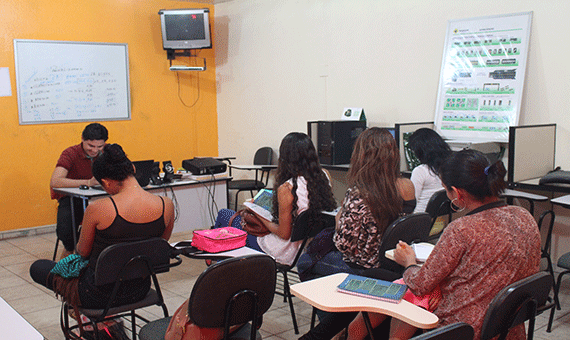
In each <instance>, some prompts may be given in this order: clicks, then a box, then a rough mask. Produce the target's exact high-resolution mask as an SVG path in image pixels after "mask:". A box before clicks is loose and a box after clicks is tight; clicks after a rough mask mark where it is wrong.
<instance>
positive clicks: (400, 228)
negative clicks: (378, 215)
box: [379, 213, 431, 279]
mask: <svg viewBox="0 0 570 340" xmlns="http://www.w3.org/2000/svg"><path fill="white" fill-rule="evenodd" d="M430 229H431V218H430V216H429V214H428V213H414V214H409V215H405V216H402V217H400V218H398V219H396V220H395V221H394V222H392V224H390V225H389V226H388V228H386V231H385V232H384V235H383V236H382V242H381V243H380V266H379V268H382V269H386V270H389V271H392V272H395V273H398V274H401V273H402V272H403V269H404V268H403V267H402V266H400V265H399V264H397V263H396V262H394V261H392V260H390V259H388V258H386V255H385V254H386V251H387V250H390V249H395V248H396V245H397V244H398V242H399V241H404V242H406V243H408V244H412V243H414V242H425V241H427V240H428V238H429V232H430ZM394 279H395V278H394Z"/></svg>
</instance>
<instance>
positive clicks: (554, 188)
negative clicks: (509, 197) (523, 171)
mask: <svg viewBox="0 0 570 340" xmlns="http://www.w3.org/2000/svg"><path fill="white" fill-rule="evenodd" d="M539 181H540V178H533V179H529V180H525V181H520V182H514V183H509V187H511V188H513V189H516V188H519V189H525V190H537V191H550V192H562V193H566V194H570V184H564V183H557V184H554V183H551V184H539Z"/></svg>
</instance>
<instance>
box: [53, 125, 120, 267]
mask: <svg viewBox="0 0 570 340" xmlns="http://www.w3.org/2000/svg"><path fill="white" fill-rule="evenodd" d="M108 135H109V133H108V131H107V128H105V127H104V126H103V125H101V124H99V123H91V124H89V125H87V126H86V127H85V129H84V130H83V133H82V135H81V143H80V144H78V145H74V146H71V147H69V148H67V149H65V150H63V152H62V153H61V156H59V159H58V161H57V164H56V166H55V170H54V171H53V174H52V175H51V180H50V189H53V188H77V187H79V186H81V185H86V186H88V187H90V186H93V185H98V184H99V182H97V180H96V179H95V178H94V177H93V173H92V172H91V164H92V163H93V161H94V160H95V158H97V156H99V154H100V153H101V151H102V150H103V147H104V146H105V142H106V141H107V138H108ZM51 198H52V199H57V200H58V202H59V205H58V208H57V227H56V233H57V237H58V238H59V239H60V240H61V242H62V243H63V246H64V247H65V251H64V252H63V254H62V258H63V257H65V256H67V255H69V254H71V253H72V252H73V250H74V249H75V244H74V240H73V229H72V228H77V227H78V226H79V224H81V220H82V219H83V204H82V202H81V199H79V198H75V200H76V201H74V204H73V207H74V210H75V211H74V213H75V226H73V227H72V225H71V224H72V221H71V197H69V196H64V195H62V194H59V193H56V192H54V191H53V190H51Z"/></svg>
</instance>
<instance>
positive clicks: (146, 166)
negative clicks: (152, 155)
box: [133, 159, 154, 187]
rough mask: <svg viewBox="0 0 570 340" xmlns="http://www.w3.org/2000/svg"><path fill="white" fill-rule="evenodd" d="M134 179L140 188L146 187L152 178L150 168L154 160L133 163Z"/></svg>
mask: <svg viewBox="0 0 570 340" xmlns="http://www.w3.org/2000/svg"><path fill="white" fill-rule="evenodd" d="M133 165H134V166H135V178H136V179H137V181H138V182H139V185H140V186H141V187H146V186H147V185H148V183H149V182H150V177H151V176H152V168H153V167H154V160H152V159H151V160H147V161H134V162H133Z"/></svg>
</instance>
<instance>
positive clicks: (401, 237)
mask: <svg viewBox="0 0 570 340" xmlns="http://www.w3.org/2000/svg"><path fill="white" fill-rule="evenodd" d="M430 229H431V218H430V216H429V214H428V213H423V212H422V213H413V214H409V215H405V216H402V217H399V218H398V219H396V220H395V221H394V222H392V224H390V225H389V226H388V228H386V231H384V235H383V236H382V241H381V243H380V250H379V252H380V265H379V267H378V268H371V269H367V270H365V271H364V272H363V273H362V275H363V276H369V277H374V278H378V279H381V280H385V281H393V280H396V279H399V278H400V277H402V273H403V271H404V267H402V266H400V265H399V264H398V263H396V262H394V261H392V260H390V259H388V258H387V257H386V251H387V250H391V249H394V248H396V245H397V244H398V242H399V241H404V242H406V243H408V244H412V243H413V242H425V241H427V240H428V237H429V231H430ZM315 321H316V308H314V307H313V311H312V316H311V329H312V328H313V327H314V325H315Z"/></svg>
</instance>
